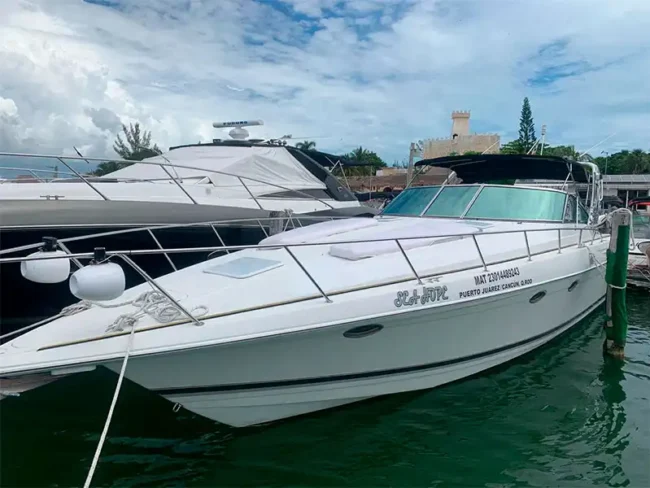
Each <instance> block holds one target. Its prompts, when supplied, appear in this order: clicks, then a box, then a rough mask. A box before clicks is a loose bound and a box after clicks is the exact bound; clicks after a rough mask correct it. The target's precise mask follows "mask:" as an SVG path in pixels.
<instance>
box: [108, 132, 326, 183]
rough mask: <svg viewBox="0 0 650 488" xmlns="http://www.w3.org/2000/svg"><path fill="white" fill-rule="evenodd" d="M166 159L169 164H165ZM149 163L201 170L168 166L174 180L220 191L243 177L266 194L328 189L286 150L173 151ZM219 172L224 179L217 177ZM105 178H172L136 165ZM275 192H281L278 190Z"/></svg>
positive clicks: (221, 148)
mask: <svg viewBox="0 0 650 488" xmlns="http://www.w3.org/2000/svg"><path fill="white" fill-rule="evenodd" d="M165 158H166V159H167V160H168V161H166V160H165ZM146 161H147V162H152V163H163V164H165V163H166V164H169V163H172V164H179V165H184V166H191V167H193V168H199V169H187V168H178V167H175V168H172V167H170V166H167V169H168V170H169V172H170V173H171V174H172V175H173V176H174V177H175V178H179V179H182V178H190V177H200V176H207V177H208V178H210V181H211V182H212V183H213V184H214V185H215V186H217V187H239V188H241V186H242V184H241V182H240V181H239V179H238V178H236V177H234V176H229V175H236V176H241V177H243V178H252V179H253V180H258V181H252V180H246V179H244V183H245V184H246V186H248V187H255V190H256V192H259V190H261V188H260V187H267V188H266V189H265V191H274V189H273V188H270V189H269V188H268V186H269V185H264V183H260V181H261V182H265V183H269V184H270V185H279V186H282V187H286V188H291V189H298V188H302V189H308V188H309V189H312V188H314V189H316V188H325V184H324V183H323V182H322V181H321V180H319V179H318V178H316V177H315V176H314V175H313V174H311V173H310V172H309V171H308V170H307V169H306V168H305V167H304V166H303V165H302V164H301V163H300V162H299V161H298V160H296V158H294V157H293V156H292V155H291V154H290V153H289V151H287V150H286V149H285V148H283V147H255V146H254V147H232V146H212V145H207V144H206V145H205V147H201V146H189V147H179V148H177V149H173V150H171V151H169V152H167V153H165V154H163V155H161V156H154V157H152V158H147V159H146ZM215 171H220V172H224V173H228V174H229V175H224V174H220V173H215ZM104 178H126V179H138V180H144V179H163V180H169V175H168V174H167V173H165V171H164V170H163V169H162V168H161V167H160V166H153V165H150V164H141V163H135V164H133V165H132V166H128V167H126V168H122V169H119V170H117V171H114V172H112V173H109V174H107V175H105V176H104ZM275 191H281V190H280V189H279V188H277V187H276V188H275Z"/></svg>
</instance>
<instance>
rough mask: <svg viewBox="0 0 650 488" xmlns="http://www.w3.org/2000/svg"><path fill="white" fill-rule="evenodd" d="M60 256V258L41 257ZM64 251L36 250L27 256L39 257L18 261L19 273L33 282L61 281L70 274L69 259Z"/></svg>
mask: <svg viewBox="0 0 650 488" xmlns="http://www.w3.org/2000/svg"><path fill="white" fill-rule="evenodd" d="M53 256H61V258H60V259H42V258H51V257H53ZM67 256H68V255H67V254H66V253H65V252H64V251H60V250H56V251H38V252H35V253H32V254H30V255H29V256H28V257H36V258H39V259H36V260H33V261H23V262H22V263H20V274H22V275H23V278H26V279H28V280H29V281H33V282H34V283H61V282H63V281H65V280H67V279H68V276H69V275H70V259H69V258H68V257H67Z"/></svg>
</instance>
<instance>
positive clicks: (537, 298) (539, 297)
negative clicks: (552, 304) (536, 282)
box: [528, 291, 546, 303]
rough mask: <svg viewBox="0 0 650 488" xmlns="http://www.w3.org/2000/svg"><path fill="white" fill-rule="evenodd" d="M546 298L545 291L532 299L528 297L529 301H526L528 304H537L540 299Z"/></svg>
mask: <svg viewBox="0 0 650 488" xmlns="http://www.w3.org/2000/svg"><path fill="white" fill-rule="evenodd" d="M545 296H546V292H545V291H540V292H537V293H535V294H534V295H533V296H532V297H530V300H528V301H529V302H530V303H537V302H539V301H540V300H541V299H542V298H544V297H545Z"/></svg>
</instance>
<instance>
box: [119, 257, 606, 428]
mask: <svg viewBox="0 0 650 488" xmlns="http://www.w3.org/2000/svg"><path fill="white" fill-rule="evenodd" d="M575 282H577V285H575V284H574V283H575ZM570 288H571V291H569V289H570ZM604 295H605V282H604V280H603V278H602V276H601V274H600V271H599V270H597V269H595V268H590V269H589V270H585V271H583V272H581V273H577V274H576V273H574V274H572V275H569V276H566V277H563V278H559V279H556V280H553V281H551V282H547V283H544V284H540V285H539V286H533V287H527V288H525V289H520V290H517V291H512V292H508V293H504V294H500V295H497V296H493V297H486V298H481V299H478V300H474V301H472V302H470V303H464V304H462V303H461V304H458V303H457V304H450V305H445V306H440V307H431V308H427V309H420V310H417V311H406V312H403V313H398V314H392V315H390V316H385V317H379V318H375V319H373V320H370V321H369V320H366V321H359V322H349V323H346V324H340V325H336V326H332V327H324V328H321V329H315V330H311V331H308V332H301V333H293V334H287V335H282V336H273V337H267V338H264V339H256V340H250V341H245V342H242V343H236V344H224V345H220V346H213V347H206V348H201V349H194V350H186V351H183V352H179V353H173V354H163V355H155V356H148V357H142V358H135V357H134V358H133V359H132V360H131V361H130V362H129V367H128V369H127V373H126V376H127V377H128V378H130V379H131V380H133V381H135V382H136V383H139V384H140V385H142V386H144V387H146V388H148V389H150V390H153V391H154V392H157V393H159V394H160V395H162V396H163V397H165V398H167V399H168V400H169V401H171V402H175V403H179V404H181V405H182V406H184V407H185V408H187V409H188V410H190V411H192V412H195V413H197V414H199V415H202V416H205V417H208V418H210V419H213V420H215V421H219V422H221V423H225V424H228V425H232V426H236V427H244V426H249V425H255V424H260V423H265V422H270V421H274V420H279V419H283V418H287V417H293V416H296V415H301V414H306V413H310V412H315V411H319V410H323V409H327V408H331V407H335V406H339V405H344V404H347V403H352V402H355V401H359V400H363V399H367V398H371V397H377V396H381V395H386V394H393V393H399V392H406V391H413V390H423V389H429V388H434V387H437V386H440V385H443V384H446V383H449V382H452V381H456V380H459V379H462V378H466V377H468V376H471V375H474V374H476V373H479V372H481V371H484V370H486V369H489V368H492V367H495V366H498V365H500V364H503V363H505V362H507V361H510V360H512V359H514V358H517V357H519V356H521V355H523V354H526V353H528V352H530V351H532V350H534V349H536V348H538V347H540V346H542V345H544V344H545V343H547V342H548V341H550V340H552V339H553V338H555V337H557V336H559V335H560V334H562V333H563V332H565V331H567V330H568V329H570V328H571V327H572V326H573V325H575V324H576V323H578V322H579V321H580V320H581V319H583V318H584V317H585V316H587V315H588V314H589V313H591V312H592V311H594V310H595V309H596V308H598V306H599V305H600V304H601V303H602V301H603V300H604ZM539 297H541V298H539ZM531 301H532V302H531ZM370 325H380V326H382V327H381V328H378V330H377V331H376V332H375V333H369V334H368V335H366V336H363V337H352V338H350V337H346V335H344V334H345V333H346V332H348V333H349V332H350V331H351V329H352V332H354V330H360V329H358V328H359V327H365V326H370ZM367 329H370V330H372V328H369V327H366V329H361V330H367ZM107 366H108V367H109V368H110V369H113V370H114V371H119V368H120V366H121V363H120V362H115V363H110V364H108V365H107Z"/></svg>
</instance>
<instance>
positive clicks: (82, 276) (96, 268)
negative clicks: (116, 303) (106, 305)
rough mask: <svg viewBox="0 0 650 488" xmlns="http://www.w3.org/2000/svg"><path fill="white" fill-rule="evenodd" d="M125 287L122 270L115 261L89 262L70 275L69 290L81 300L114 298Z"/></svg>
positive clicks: (120, 293)
mask: <svg viewBox="0 0 650 488" xmlns="http://www.w3.org/2000/svg"><path fill="white" fill-rule="evenodd" d="M125 287H126V277H125V276H124V270H123V269H122V267H121V266H120V265H119V264H116V263H102V264H89V265H88V266H86V267H84V268H81V269H80V270H78V271H75V273H74V274H73V275H72V276H71V277H70V292H71V293H72V294H73V295H74V296H76V297H77V298H79V299H81V300H89V301H94V302H102V301H108V300H114V299H115V298H117V297H119V296H120V295H122V293H124V289H125Z"/></svg>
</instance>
